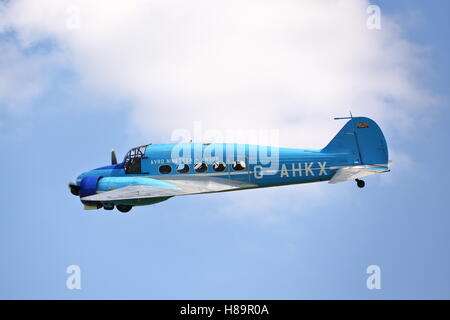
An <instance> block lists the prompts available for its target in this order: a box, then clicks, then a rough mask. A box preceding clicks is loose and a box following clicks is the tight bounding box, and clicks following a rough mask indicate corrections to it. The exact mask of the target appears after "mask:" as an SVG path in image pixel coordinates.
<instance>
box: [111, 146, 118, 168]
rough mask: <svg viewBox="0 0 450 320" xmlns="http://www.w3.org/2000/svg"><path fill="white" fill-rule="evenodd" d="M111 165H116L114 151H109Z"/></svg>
mask: <svg viewBox="0 0 450 320" xmlns="http://www.w3.org/2000/svg"><path fill="white" fill-rule="evenodd" d="M111 164H113V165H114V164H117V158H116V151H115V150H114V149H112V150H111Z"/></svg>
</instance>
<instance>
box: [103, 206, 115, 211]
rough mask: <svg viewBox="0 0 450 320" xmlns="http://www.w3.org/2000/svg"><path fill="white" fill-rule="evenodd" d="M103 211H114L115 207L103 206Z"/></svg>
mask: <svg viewBox="0 0 450 320" xmlns="http://www.w3.org/2000/svg"><path fill="white" fill-rule="evenodd" d="M103 209H105V210H113V209H114V205H110V206H108V205H106V206H103Z"/></svg>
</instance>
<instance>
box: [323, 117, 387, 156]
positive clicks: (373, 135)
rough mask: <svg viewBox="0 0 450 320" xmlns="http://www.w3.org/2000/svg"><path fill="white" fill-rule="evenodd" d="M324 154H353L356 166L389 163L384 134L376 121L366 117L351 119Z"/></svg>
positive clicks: (324, 150) (324, 149)
mask: <svg viewBox="0 0 450 320" xmlns="http://www.w3.org/2000/svg"><path fill="white" fill-rule="evenodd" d="M322 152H335V153H350V154H353V155H354V156H355V159H356V160H355V164H366V165H367V164H369V165H386V164H387V163H388V148H387V144H386V139H385V138H384V135H383V132H382V131H381V129H380V127H379V126H378V125H377V123H376V122H375V121H373V120H372V119H369V118H366V117H351V118H350V120H349V121H348V122H347V123H346V124H345V125H344V127H343V128H342V129H341V130H340V131H339V133H338V134H337V135H336V136H335V137H334V138H333V140H331V141H330V143H329V144H328V145H327V146H326V147H325V148H323V149H322Z"/></svg>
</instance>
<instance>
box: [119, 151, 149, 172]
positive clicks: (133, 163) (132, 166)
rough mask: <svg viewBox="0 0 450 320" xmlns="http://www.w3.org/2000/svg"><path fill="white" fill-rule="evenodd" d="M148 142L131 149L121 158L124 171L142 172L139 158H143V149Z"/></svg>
mask: <svg viewBox="0 0 450 320" xmlns="http://www.w3.org/2000/svg"><path fill="white" fill-rule="evenodd" d="M149 145H150V144H147V145H145V146H140V147H136V148H133V149H131V150H130V151H128V153H127V154H126V155H125V158H124V159H123V163H124V168H125V173H128V174H133V173H134V174H136V173H143V172H142V169H141V160H142V159H145V158H146V157H145V151H146V150H147V147H148V146H149Z"/></svg>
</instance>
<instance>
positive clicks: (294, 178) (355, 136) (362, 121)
mask: <svg viewBox="0 0 450 320" xmlns="http://www.w3.org/2000/svg"><path fill="white" fill-rule="evenodd" d="M335 119H348V121H347V123H346V124H345V125H344V127H343V128H342V129H341V130H340V131H339V133H338V134H337V135H336V136H335V137H334V138H333V140H331V142H330V143H328V145H327V146H326V147H325V148H323V149H321V150H306V149H294V148H272V147H268V146H259V145H248V144H229V143H179V144H157V145H153V144H148V145H144V146H139V147H136V148H132V149H131V150H130V151H129V152H128V153H127V154H126V156H125V158H124V160H123V161H122V162H121V163H117V159H116V155H115V152H114V149H113V150H112V152H111V165H110V166H105V167H101V168H97V169H94V170H90V171H87V172H85V173H83V174H81V175H80V176H78V177H77V179H76V182H75V183H69V188H70V191H71V193H72V194H73V195H76V196H79V197H80V200H81V202H82V203H83V204H84V207H85V209H100V208H104V209H105V210H113V209H114V207H116V208H117V209H118V210H119V211H120V212H128V211H130V210H131V208H132V207H134V206H144V205H150V204H155V203H158V202H161V201H165V200H167V199H169V198H171V197H174V196H181V195H190V194H201V193H212V192H225V191H236V190H243V189H251V188H263V187H273V186H280V185H288V184H300V183H310V182H319V181H329V183H338V182H343V181H349V180H352V181H356V184H357V186H358V187H359V188H363V187H364V186H365V182H364V180H362V179H361V178H363V177H366V176H369V175H373V174H376V173H384V172H389V171H390V170H389V161H388V149H387V144H386V140H385V138H384V135H383V133H382V131H381V129H380V127H379V126H378V125H377V124H376V123H375V121H373V120H371V119H369V118H366V117H353V116H352V115H350V117H344V118H335Z"/></svg>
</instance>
